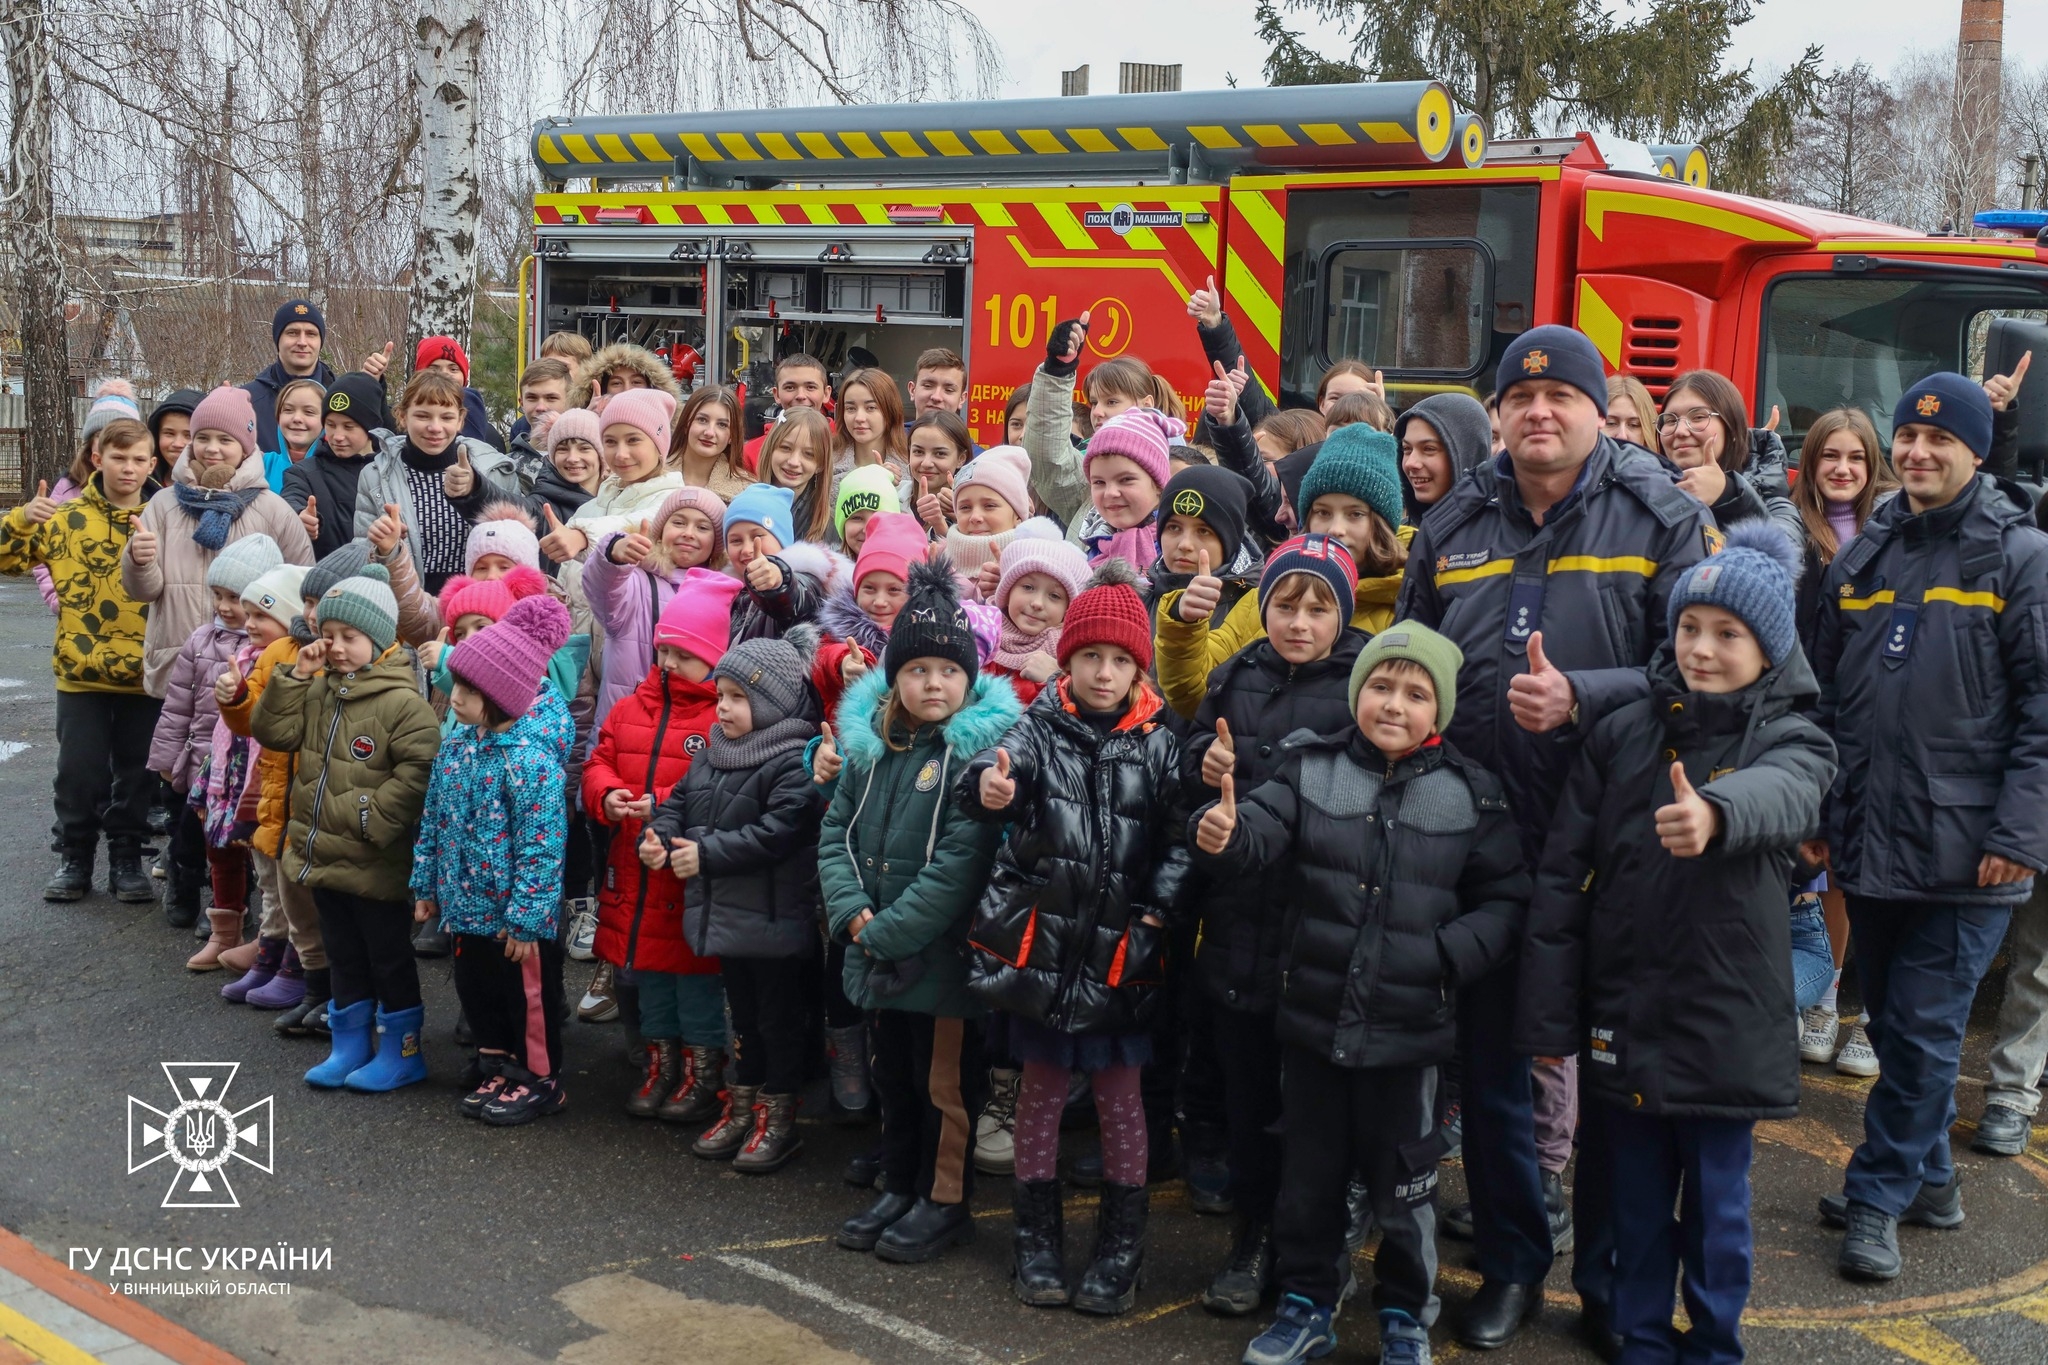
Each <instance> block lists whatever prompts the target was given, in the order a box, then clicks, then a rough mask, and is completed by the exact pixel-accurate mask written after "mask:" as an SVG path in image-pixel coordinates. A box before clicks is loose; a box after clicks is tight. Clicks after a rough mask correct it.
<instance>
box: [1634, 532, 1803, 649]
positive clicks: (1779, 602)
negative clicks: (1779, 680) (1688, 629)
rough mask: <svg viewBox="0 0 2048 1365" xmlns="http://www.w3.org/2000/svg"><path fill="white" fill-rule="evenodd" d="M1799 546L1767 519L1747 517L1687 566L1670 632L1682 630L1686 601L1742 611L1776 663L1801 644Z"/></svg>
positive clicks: (1675, 595) (1670, 614)
mask: <svg viewBox="0 0 2048 1365" xmlns="http://www.w3.org/2000/svg"><path fill="white" fill-rule="evenodd" d="M1798 582H1799V552H1798V551H1797V550H1796V549H1794V548H1793V547H1792V542H1791V541H1790V540H1788V539H1787V538H1786V536H1785V533H1784V532H1783V531H1781V530H1779V529H1778V528H1777V527H1776V526H1773V525H1772V524H1771V523H1770V522H1767V521H1746V522H1744V523H1742V525H1740V526H1737V527H1736V528H1735V529H1734V530H1732V531H1730V532H1729V533H1728V543H1727V545H1725V546H1724V547H1723V548H1722V549H1721V551H1720V552H1719V553H1718V554H1711V555H1708V556H1707V557H1706V558H1705V559H1703V560H1701V561H1700V562H1699V563H1697V564H1695V565H1693V566H1692V567H1691V568H1690V569H1687V570H1686V571H1685V576H1684V577H1682V578H1680V579H1679V580H1678V586H1676V587H1675V588H1673V589H1672V590H1671V606H1670V608H1669V609H1668V611H1667V613H1666V617H1665V629H1666V631H1667V632H1668V638H1671V639H1676V638H1677V636H1678V617H1679V614H1680V613H1681V612H1683V611H1684V610H1685V609H1686V608H1687V607H1719V608H1721V610H1723V611H1725V612H1728V613H1730V614H1731V615H1734V616H1738V617H1740V618H1741V619H1742V623H1743V624H1744V625H1746V626H1748V627H1749V629H1750V633H1751V634H1753V635H1755V636H1756V642H1757V644H1758V645H1760V646H1762V648H1763V651H1764V657H1765V658H1767V659H1769V660H1770V662H1771V663H1772V664H1773V665H1774V666H1775V665H1777V664H1781V663H1783V662H1784V661H1785V660H1786V659H1787V658H1788V657H1790V655H1791V654H1792V651H1794V650H1795V649H1797V648H1799V627H1798V624H1797V622H1796V621H1795V620H1794V608H1795V604H1796V585H1797V583H1798Z"/></svg>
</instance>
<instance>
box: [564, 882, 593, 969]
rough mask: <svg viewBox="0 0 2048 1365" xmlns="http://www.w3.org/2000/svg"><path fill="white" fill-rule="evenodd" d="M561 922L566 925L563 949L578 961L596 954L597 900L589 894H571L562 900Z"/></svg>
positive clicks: (583, 960) (584, 960)
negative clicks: (566, 942)
mask: <svg viewBox="0 0 2048 1365" xmlns="http://www.w3.org/2000/svg"><path fill="white" fill-rule="evenodd" d="M562 912H563V913H562V922H563V923H564V924H566V925H567V926H568V933H567V934H566V935H565V937H566V939H567V941H568V945H569V946H568V947H567V948H566V949H564V951H565V952H567V953H568V954H569V956H570V957H573V958H575V959H576V960H577V961H578V962H589V961H591V960H592V959H594V958H595V957H596V956H597V946H596V945H597V902H596V901H595V900H592V899H591V898H590V897H589V896H572V897H571V898H569V899H568V900H565V901H563V902H562Z"/></svg>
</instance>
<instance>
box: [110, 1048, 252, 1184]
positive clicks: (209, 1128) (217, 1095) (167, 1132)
mask: <svg viewBox="0 0 2048 1365" xmlns="http://www.w3.org/2000/svg"><path fill="white" fill-rule="evenodd" d="M241 1065H242V1064H241V1063H240V1062H164V1063H162V1066H163V1069H164V1075H165V1076H166V1077H167V1078H169V1080H170V1083H171V1093H172V1094H173V1095H174V1096H175V1097H176V1099H177V1101H178V1103H177V1105H176V1106H175V1107H174V1108H172V1109H170V1110H163V1109H158V1108H156V1107H155V1106H154V1105H150V1104H145V1103H143V1102H142V1101H141V1100H138V1099H136V1098H135V1097H134V1096H133V1095H130V1096H129V1097H128V1174H130V1175H134V1174H135V1173H136V1172H137V1171H140V1170H142V1169H143V1168H144V1167H145V1166H154V1165H155V1164H156V1163H157V1162H159V1161H162V1160H163V1159H164V1158H165V1157H169V1158H170V1160H171V1164H172V1165H173V1166H175V1167H176V1168H177V1173H176V1174H175V1175H173V1176H172V1177H171V1187H170V1189H169V1190H167V1191H166V1192H165V1193H164V1202H163V1207H164V1208H167V1209H235V1208H240V1207H241V1206H242V1204H241V1200H240V1199H238V1198H236V1197H235V1190H234V1187H233V1186H232V1185H230V1184H229V1183H228V1177H227V1170H226V1167H227V1165H228V1163H229V1162H230V1161H244V1162H247V1163H248V1164H249V1165H251V1166H254V1167H255V1168H256V1169H257V1170H259V1171H261V1172H263V1173H264V1174H265V1175H268V1174H270V1171H271V1146H270V1141H271V1136H272V1134H271V1113H270V1097H269V1096H265V1097H264V1098H263V1099H260V1100H258V1101H257V1102H256V1103H254V1104H252V1105H250V1106H249V1107H248V1108H246V1109H241V1110H230V1109H229V1108H228V1107H227V1104H226V1103H225V1102H224V1101H225V1098H226V1095H227V1090H228V1086H229V1085H231V1084H232V1083H233V1082H234V1079H235V1072H237V1071H239V1070H240V1069H241Z"/></svg>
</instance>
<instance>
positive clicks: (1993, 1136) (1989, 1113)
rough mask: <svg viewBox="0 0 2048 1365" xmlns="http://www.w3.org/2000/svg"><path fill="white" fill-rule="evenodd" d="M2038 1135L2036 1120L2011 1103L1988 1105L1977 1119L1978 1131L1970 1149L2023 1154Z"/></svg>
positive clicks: (2015, 1154) (2010, 1154)
mask: <svg viewBox="0 0 2048 1365" xmlns="http://www.w3.org/2000/svg"><path fill="white" fill-rule="evenodd" d="M2033 1135H2034V1120H2033V1119H2032V1117H2030V1116H2029V1115H2026V1114H2023V1113H2021V1112H2020V1111H2019V1110H2017V1109H2015V1108H2013V1107H2012V1106H2011V1105H2009V1104H1987V1105H1985V1106H1984V1116H1983V1117H1982V1118H1980V1119H1978V1120H1977V1134H1976V1136H1975V1137H1972V1138H1971V1139H1970V1150H1971V1151H1973V1152H1982V1153H1984V1155H1986V1156H2020V1155H2023V1154H2024V1153H2025V1152H2026V1150H2027V1140H2028V1139H2029V1138H2031V1137H2032V1136H2033Z"/></svg>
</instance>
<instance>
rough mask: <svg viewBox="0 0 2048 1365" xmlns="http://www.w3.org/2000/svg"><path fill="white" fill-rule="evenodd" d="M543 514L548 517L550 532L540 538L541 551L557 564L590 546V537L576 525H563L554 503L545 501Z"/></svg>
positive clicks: (580, 553) (563, 562)
mask: <svg viewBox="0 0 2048 1365" xmlns="http://www.w3.org/2000/svg"><path fill="white" fill-rule="evenodd" d="M541 514H542V515H543V516H545V517H546V518H547V519H548V533H547V534H546V535H544V536H542V537H541V538H540V552H541V553H542V554H544V555H546V556H547V557H548V558H549V559H552V560H554V561H555V563H557V564H567V563H568V562H569V561H570V560H572V559H575V558H578V557H579V556H581V555H582V553H583V552H584V551H585V550H587V549H589V548H590V537H589V536H587V535H585V534H584V533H583V532H582V531H580V530H578V529H577V528H576V527H574V526H564V525H562V519H561V517H559V516H557V515H556V513H555V505H554V504H553V503H545V504H543V505H542V507H541Z"/></svg>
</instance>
